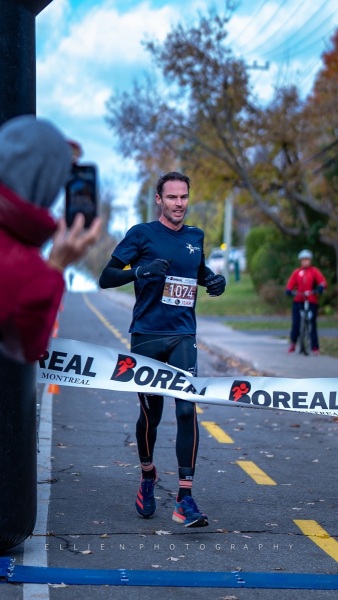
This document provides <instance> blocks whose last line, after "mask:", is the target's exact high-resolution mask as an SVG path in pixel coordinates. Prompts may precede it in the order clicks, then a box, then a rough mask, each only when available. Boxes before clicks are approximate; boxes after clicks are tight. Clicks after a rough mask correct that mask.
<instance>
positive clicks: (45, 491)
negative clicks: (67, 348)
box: [0, 292, 338, 600]
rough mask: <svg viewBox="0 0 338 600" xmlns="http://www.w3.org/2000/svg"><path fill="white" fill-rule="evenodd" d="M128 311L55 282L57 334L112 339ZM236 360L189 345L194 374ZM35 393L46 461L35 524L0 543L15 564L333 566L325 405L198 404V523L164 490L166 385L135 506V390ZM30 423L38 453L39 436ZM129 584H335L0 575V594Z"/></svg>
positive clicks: (337, 532) (282, 594)
mask: <svg viewBox="0 0 338 600" xmlns="http://www.w3.org/2000/svg"><path fill="white" fill-rule="evenodd" d="M129 323H130V310H129V309H128V308H127V307H123V306H120V305H117V304H115V303H113V302H112V300H111V299H110V298H109V297H108V296H107V295H104V294H102V293H99V292H98V293H96V292H93V293H88V294H82V293H69V292H68V294H67V296H66V298H65V303H64V310H63V311H62V313H61V314H60V328H59V334H58V335H59V337H64V338H71V339H78V340H84V341H88V342H91V343H95V344H100V345H103V346H111V347H114V348H116V349H119V350H121V351H125V350H126V349H127V347H129V346H128V342H129V335H128V333H127V332H128V327H129ZM239 370H240V365H239V363H238V362H236V361H231V360H228V361H227V362H226V363H224V362H220V360H219V359H216V356H215V354H213V353H212V352H211V351H209V350H208V348H207V347H206V346H203V347H199V375H201V376H204V375H210V376H220V375H222V376H226V375H233V374H236V373H238V372H239ZM39 398H40V402H41V403H42V405H43V407H44V409H45V411H46V413H43V415H42V428H43V425H44V420H45V421H46V423H47V422H48V406H49V405H51V403H52V419H51V423H50V427H51V451H50V453H51V456H52V459H51V467H52V472H51V473H50V474H49V476H46V464H47V467H48V457H47V459H46V456H45V463H46V464H45V467H44V468H43V465H42V467H41V469H40V470H39V485H38V492H39V498H40V499H39V518H38V522H37V528H36V531H35V533H34V536H33V537H32V538H31V539H30V540H27V541H26V543H25V544H23V545H22V546H19V547H18V548H16V549H13V550H12V552H10V553H7V556H11V557H14V558H15V559H16V562H17V564H26V565H42V566H44V565H48V566H52V567H61V568H70V569H128V570H129V569H132V570H135V569H136V570H137V569H140V570H145V571H148V572H154V573H159V572H161V571H162V572H164V571H170V572H172V577H173V582H174V581H175V573H176V572H181V571H184V572H187V571H195V572H196V571H213V572H224V571H226V572H230V571H238V572H239V573H241V572H253V573H256V572H269V573H298V574H302V573H313V574H332V573H334V574H337V571H338V570H337V561H338V543H337V541H336V540H337V537H338V528H337V519H336V514H337V513H336V510H337V505H338V500H337V476H336V473H335V468H334V460H333V459H334V456H335V455H336V452H337V449H338V441H337V430H338V422H337V421H336V420H335V419H333V418H332V417H323V416H316V415H304V414H302V413H290V412H289V413H288V412H286V411H283V412H282V411H276V410H263V409H247V408H241V407H222V406H212V405H208V406H207V405H199V406H200V410H201V412H200V413H199V422H200V448H199V454H198V460H197V467H196V474H195V481H194V497H195V499H196V501H197V503H198V505H199V506H200V508H201V509H203V511H204V512H206V513H207V515H208V516H209V523H210V524H209V527H205V528H202V529H185V528H184V527H182V525H179V524H176V523H175V522H174V521H172V519H171V515H172V510H173V503H174V498H175V495H176V492H177V465H176V458H175V432H176V427H175V416H174V401H173V400H172V399H169V398H167V399H166V402H165V410H164V414H163V419H162V422H161V425H160V427H159V432H158V441H157V445H156V454H155V462H156V466H157V470H158V476H159V482H158V485H157V487H156V497H157V504H158V509H157V512H156V515H155V516H154V518H152V519H149V520H144V519H140V518H139V517H138V516H137V514H136V511H135V508H134V501H135V495H136V492H137V489H138V486H139V479H140V469H139V465H138V457H137V452H136V444H135V422H136V419H137V415H138V407H137V397H136V395H135V394H129V393H124V394H122V393H117V392H111V391H105V390H99V389H97V390H95V391H94V392H93V391H92V390H85V389H83V388H77V389H75V388H67V387H60V389H59V393H58V394H55V395H53V394H50V393H48V390H47V389H46V388H44V387H43V386H39ZM51 401H52V402H51ZM215 425H216V426H217V427H215ZM43 431H44V430H43V429H42V434H41V435H40V444H41V450H42V452H40V455H41V454H42V455H43V454H44V452H45V450H44V444H45V441H46V440H47V438H48V435H47V433H46V434H44V433H43ZM40 455H39V461H41V460H43V456H42V457H41V456H40ZM46 461H47V462H46ZM47 475H48V474H47ZM47 510H48V518H47ZM323 531H324V533H323ZM46 532H47V534H46ZM325 534H326V536H327V537H326V538H325ZM323 536H324V537H323ZM318 544H319V545H318ZM323 545H324V547H323ZM126 587H127V589H126ZM141 594H142V595H143V597H144V598H146V599H147V600H148V599H149V600H153V599H154V600H155V598H156V599H157V598H158V596H159V595H161V599H162V600H171V599H174V598H180V597H182V596H184V597H185V598H196V599H202V598H203V599H204V598H205V597H206V596H208V598H210V600H211V599H212V600H224V599H231V600H235V599H237V600H255V599H261V600H268V599H269V600H282V599H283V600H284V599H288V600H296V599H297V600H298V599H299V598H302V597H303V596H304V597H305V594H306V598H307V599H310V600H312V599H313V600H314V599H316V600H324V599H325V600H326V599H336V598H337V591H333V590H332V591H320V590H299V589H298V590H297V589H295V590H289V589H288V590H282V589H281V590H278V589H259V588H258V589H247V588H243V589H241V588H221V587H219V588H202V587H198V588H194V589H192V588H183V587H181V588H175V587H160V588H159V587H156V586H155V587H151V586H146V587H139V586H135V587H132V586H113V587H112V586H98V585H96V586H94V585H88V586H78V585H73V586H70V585H67V586H64V585H61V586H57V587H55V586H52V585H38V586H35V585H21V584H18V585H9V584H0V598H1V600H2V599H4V600H5V599H6V600H7V599H8V600H21V599H23V600H33V598H40V599H41V598H43V599H44V600H48V599H49V598H50V599H51V600H54V599H55V598H57V599H58V600H59V599H60V600H77V599H81V598H90V599H93V600H95V599H96V598H100V599H103V600H105V599H110V598H114V599H117V600H120V599H122V598H123V599H124V598H128V600H129V599H132V600H133V599H134V598H138V597H139V596H140V595H141Z"/></svg>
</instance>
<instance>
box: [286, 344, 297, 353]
mask: <svg viewBox="0 0 338 600" xmlns="http://www.w3.org/2000/svg"><path fill="white" fill-rule="evenodd" d="M295 350H296V344H291V345H290V347H289V349H288V354H290V353H291V352H294V351H295Z"/></svg>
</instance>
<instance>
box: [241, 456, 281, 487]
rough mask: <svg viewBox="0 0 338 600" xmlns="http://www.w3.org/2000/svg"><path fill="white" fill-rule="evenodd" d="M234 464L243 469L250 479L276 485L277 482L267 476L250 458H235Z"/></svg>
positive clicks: (259, 482)
mask: <svg viewBox="0 0 338 600" xmlns="http://www.w3.org/2000/svg"><path fill="white" fill-rule="evenodd" d="M236 464H237V465H239V466H240V467H241V468H242V469H243V471H245V472H246V473H247V474H248V475H250V477H252V479H253V480H254V481H255V482H256V483H258V484H259V485H277V483H276V482H275V481H274V480H273V479H271V477H269V475H267V474H266V473H264V471H262V469H260V468H259V467H257V465H256V464H255V463H254V462H252V461H251V460H236Z"/></svg>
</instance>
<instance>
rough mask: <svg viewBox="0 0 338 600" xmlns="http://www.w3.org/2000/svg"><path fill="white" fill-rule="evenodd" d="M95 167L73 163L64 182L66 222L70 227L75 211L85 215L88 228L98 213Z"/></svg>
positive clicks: (85, 225) (85, 224)
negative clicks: (69, 173)
mask: <svg viewBox="0 0 338 600" xmlns="http://www.w3.org/2000/svg"><path fill="white" fill-rule="evenodd" d="M97 179H98V177H97V167H96V165H94V164H90V165H89V164H88V165H85V164H83V165H82V164H74V165H73V167H72V173H71V178H70V180H69V181H68V183H67V184H66V214H65V217H66V223H67V227H71V226H72V223H73V221H74V218H75V216H76V215H77V213H82V214H83V215H84V217H85V223H84V227H85V228H88V227H90V225H91V224H92V222H93V219H94V218H95V217H96V216H97V214H98V194H97Z"/></svg>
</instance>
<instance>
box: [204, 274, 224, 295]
mask: <svg viewBox="0 0 338 600" xmlns="http://www.w3.org/2000/svg"><path fill="white" fill-rule="evenodd" d="M205 283H206V287H207V292H208V294H210V296H220V295H221V294H223V292H224V290H225V286H226V281H225V277H223V275H208V277H206V278H205Z"/></svg>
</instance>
